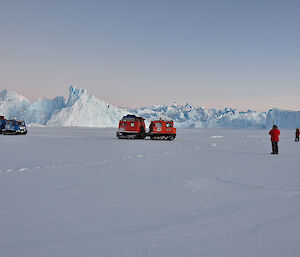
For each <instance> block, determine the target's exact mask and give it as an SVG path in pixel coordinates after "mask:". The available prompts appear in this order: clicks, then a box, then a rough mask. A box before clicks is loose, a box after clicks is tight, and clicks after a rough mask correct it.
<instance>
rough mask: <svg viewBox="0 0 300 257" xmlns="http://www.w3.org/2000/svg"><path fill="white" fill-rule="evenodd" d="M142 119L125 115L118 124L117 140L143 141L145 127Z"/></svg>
mask: <svg viewBox="0 0 300 257" xmlns="http://www.w3.org/2000/svg"><path fill="white" fill-rule="evenodd" d="M144 120H145V119H144V118H142V117H137V116H135V115H126V116H124V117H123V118H122V120H120V122H119V129H118V131H117V133H116V136H117V137H118V138H119V139H138V138H139V139H144V138H145V137H146V127H145V122H144Z"/></svg>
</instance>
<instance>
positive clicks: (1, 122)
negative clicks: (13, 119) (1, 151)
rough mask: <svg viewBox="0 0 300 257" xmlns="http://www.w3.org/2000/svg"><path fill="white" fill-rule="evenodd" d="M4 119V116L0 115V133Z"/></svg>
mask: <svg viewBox="0 0 300 257" xmlns="http://www.w3.org/2000/svg"><path fill="white" fill-rule="evenodd" d="M5 123H6V120H5V119H4V116H0V134H1V133H2V129H4V126H5Z"/></svg>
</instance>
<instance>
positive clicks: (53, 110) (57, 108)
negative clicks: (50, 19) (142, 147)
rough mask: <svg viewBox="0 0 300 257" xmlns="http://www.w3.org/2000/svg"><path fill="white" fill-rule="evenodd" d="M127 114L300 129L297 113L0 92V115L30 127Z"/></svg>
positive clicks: (80, 92)
mask: <svg viewBox="0 0 300 257" xmlns="http://www.w3.org/2000/svg"><path fill="white" fill-rule="evenodd" d="M128 113H130V114H135V115H138V116H143V117H144V118H145V119H146V123H149V122H150V121H151V120H154V119H158V118H162V119H168V120H170V119H172V120H174V121H175V124H176V127H181V128H269V127H271V126H272V125H273V124H277V125H278V126H279V127H280V128H293V129H294V128H295V127H300V111H298V112H297V111H285V110H279V109H271V110H269V111H268V113H266V112H259V111H251V110H248V111H247V112H238V111H237V110H235V109H232V108H225V109H221V110H220V109H219V110H218V109H215V108H212V109H205V108H203V107H199V106H192V105H190V104H188V103H187V104H186V105H177V104H173V105H171V106H167V105H155V106H149V107H141V108H137V109H125V108H119V107H116V106H113V105H111V104H109V103H107V102H105V101H103V100H100V99H98V98H96V97H95V96H94V95H93V94H89V93H88V92H87V90H86V89H79V88H76V87H73V86H70V87H69V97H68V99H67V100H66V99H65V98H64V97H62V96H58V97H55V98H54V99H51V100H50V99H46V98H42V99H39V100H37V101H35V102H33V103H30V102H29V100H28V99H26V98H25V97H23V96H21V95H19V94H17V93H15V92H11V91H8V90H6V89H4V90H2V91H0V115H4V116H5V117H6V118H7V119H13V118H17V119H22V120H25V121H26V122H27V123H28V124H32V125H34V124H36V125H45V126H83V127H117V126H118V122H119V120H120V119H121V118H122V117H123V116H124V115H126V114H128Z"/></svg>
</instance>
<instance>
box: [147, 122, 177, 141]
mask: <svg viewBox="0 0 300 257" xmlns="http://www.w3.org/2000/svg"><path fill="white" fill-rule="evenodd" d="M149 136H150V139H151V140H173V139H175V137H176V128H174V122H173V121H172V120H168V121H166V120H154V121H151V123H150V126H149Z"/></svg>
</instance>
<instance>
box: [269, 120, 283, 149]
mask: <svg viewBox="0 0 300 257" xmlns="http://www.w3.org/2000/svg"><path fill="white" fill-rule="evenodd" d="M269 135H271V142H272V153H271V154H278V142H279V135H280V130H279V129H278V128H277V126H276V125H273V128H272V129H271V130H270V132H269Z"/></svg>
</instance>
